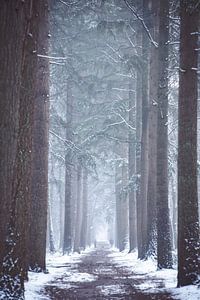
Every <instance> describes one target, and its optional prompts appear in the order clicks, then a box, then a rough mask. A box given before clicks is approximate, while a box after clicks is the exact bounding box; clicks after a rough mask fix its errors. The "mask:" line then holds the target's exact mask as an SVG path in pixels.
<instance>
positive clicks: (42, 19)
mask: <svg viewBox="0 0 200 300" xmlns="http://www.w3.org/2000/svg"><path fill="white" fill-rule="evenodd" d="M38 2H39V3H40V4H39V13H38V25H39V28H40V31H39V38H38V43H37V53H38V54H42V55H48V44H49V43H48V32H49V23H48V14H49V12H48V8H49V7H48V0H45V1H44V0H39V1H38ZM48 131H49V62H48V59H46V58H40V57H38V63H37V79H36V92H35V104H34V128H33V150H32V155H33V158H32V186H31V226H30V238H29V240H30V242H29V251H30V256H29V266H30V269H31V270H36V271H37V272H38V271H43V270H45V269H46V263H45V257H46V235H47V206H48V140H49V135H48Z"/></svg>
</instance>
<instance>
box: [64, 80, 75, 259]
mask: <svg viewBox="0 0 200 300" xmlns="http://www.w3.org/2000/svg"><path fill="white" fill-rule="evenodd" d="M71 89H72V86H71V80H70V79H69V80H68V82H67V103H66V120H67V126H66V141H67V143H68V149H67V153H66V155H65V217H64V241H63V252H64V253H70V252H71V251H72V166H71V164H72V151H71V144H70V142H71V141H72V112H73V98H72V90H71Z"/></svg>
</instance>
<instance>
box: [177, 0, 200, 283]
mask: <svg viewBox="0 0 200 300" xmlns="http://www.w3.org/2000/svg"><path fill="white" fill-rule="evenodd" d="M195 7H196V8H195ZM199 12H200V7H199V4H198V5H196V1H192V0H191V1H181V10H180V17H181V26H180V28H181V32H180V79H179V126H178V286H185V285H189V284H194V283H195V282H196V281H197V280H198V276H199V275H200V261H199V256H200V240H199V219H198V196H197V98H198V93H197V68H198V52H197V51H196V49H197V48H198V34H197V33H198V31H199V16H200V13H199Z"/></svg>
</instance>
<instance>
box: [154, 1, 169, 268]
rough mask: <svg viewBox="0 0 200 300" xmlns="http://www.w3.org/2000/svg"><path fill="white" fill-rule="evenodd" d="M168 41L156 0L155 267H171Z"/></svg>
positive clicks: (165, 13) (165, 17)
mask: <svg viewBox="0 0 200 300" xmlns="http://www.w3.org/2000/svg"><path fill="white" fill-rule="evenodd" d="M168 41H169V1H168V0H167V1H161V2H160V13H159V38H158V47H159V48H158V61H159V64H158V72H159V77H158V78H159V81H158V120H157V234H158V238H157V256H158V267H159V268H171V267H172V253H171V236H170V219H169V206H168V124H167V122H168V66H169V57H168V51H169V50H168Z"/></svg>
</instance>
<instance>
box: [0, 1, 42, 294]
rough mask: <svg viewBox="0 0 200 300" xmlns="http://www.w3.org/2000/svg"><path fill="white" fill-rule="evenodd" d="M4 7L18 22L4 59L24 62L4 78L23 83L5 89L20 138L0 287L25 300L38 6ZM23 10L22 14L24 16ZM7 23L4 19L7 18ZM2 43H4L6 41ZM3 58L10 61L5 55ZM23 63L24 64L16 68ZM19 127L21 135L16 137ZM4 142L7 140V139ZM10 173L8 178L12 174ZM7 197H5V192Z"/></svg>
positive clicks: (8, 18)
mask: <svg viewBox="0 0 200 300" xmlns="http://www.w3.org/2000/svg"><path fill="white" fill-rule="evenodd" d="M5 3H8V4H3V5H2V7H0V10H1V11H2V10H3V12H4V13H5V18H6V19H7V20H8V22H9V21H10V20H11V19H12V22H13V23H12V22H11V23H10V22H9V23H8V24H7V27H8V28H10V32H7V35H8V37H9V38H10V37H11V40H9V42H8V41H6V40H5V45H9V47H8V49H7V50H6V51H4V52H3V54H4V56H5V55H7V54H5V53H6V52H7V51H8V59H9V55H11V56H15V55H16V57H17V60H19V63H17V62H15V58H13V59H14V61H9V60H8V61H7V63H8V65H7V68H8V70H9V69H10V68H9V64H10V66H11V74H9V73H8V74H7V71H5V70H4V71H5V73H4V74H3V76H2V77H3V78H4V77H5V79H7V80H8V79H12V76H13V78H14V82H15V80H16V81H17V84H18V85H17V91H18V94H15V92H16V90H15V88H16V85H15V83H14V85H13V86H14V91H13V90H12V89H13V86H12V81H10V82H9V84H10V85H11V86H10V87H9V86H8V82H5V86H7V88H9V89H11V91H12V94H11V95H10V96H11V97H9V98H8V99H7V101H8V103H10V109H11V111H12V109H15V112H14V118H16V119H14V121H15V123H13V125H14V126H15V127H16V128H13V132H9V131H8V135H9V133H11V135H13V137H15V139H14V140H13V144H12V143H11V144H10V147H14V148H13V149H14V150H13V151H15V153H14V152H11V157H10V159H11V164H10V165H9V167H10V166H11V165H12V166H13V162H14V168H13V170H12V173H10V174H12V175H13V177H10V178H9V179H10V180H11V183H12V185H10V184H9V183H8V182H7V183H4V184H6V185H7V188H9V189H10V190H9V194H8V195H9V197H10V199H9V198H8V199H6V201H7V200H8V202H7V203H8V207H7V208H8V211H7V212H5V213H6V214H7V216H8V218H7V223H6V224H8V227H7V228H6V230H7V232H4V234H5V233H6V238H5V235H4V240H3V242H2V244H3V245H5V246H4V247H5V248H3V249H4V250H5V252H4V253H3V257H2V261H3V267H1V268H2V273H3V274H2V276H1V288H2V289H3V290H4V292H5V293H6V296H7V297H8V298H9V299H11V298H12V297H14V298H15V299H16V298H17V299H20V298H23V290H24V279H26V278H27V270H28V251H27V249H28V236H29V225H30V187H31V158H32V155H31V152H32V129H33V110H34V91H35V79H36V70H37V53H36V52H35V47H36V45H37V42H38V32H39V24H38V12H39V5H38V4H39V3H38V2H34V3H32V1H30V2H28V3H21V2H20V3H19V2H17V3H16V2H15V5H11V4H10V3H11V2H5ZM20 10H21V11H22V12H23V13H22V12H21V13H20V12H19V11H20ZM24 13H25V15H24ZM20 14H22V15H20ZM16 18H17V20H18V22H19V20H21V22H22V23H19V24H17V23H16ZM6 19H4V18H3V20H6ZM24 20H26V21H24ZM6 22H7V21H5V23H4V24H3V26H2V29H3V30H5V32H4V31H3V35H4V36H6V31H7V28H6V29H5V27H4V26H5V24H6ZM18 25H19V32H20V34H21V35H19V34H18V32H15V34H16V36H13V35H12V34H13V31H15V28H12V27H14V26H16V27H17V28H18ZM10 26H11V27H10ZM2 39H3V40H4V38H2ZM16 39H19V40H22V44H21V45H20V48H18V46H19V45H18V43H17V49H18V53H16V52H15V51H14V52H13V48H12V45H13V46H14V47H16V45H15V43H16ZM11 44H12V45H11ZM22 46H23V48H22ZM10 47H11V48H10ZM4 50H5V49H4ZM3 59H5V57H4V58H3ZM13 64H14V68H13ZM18 64H19V66H18V67H17V65H18ZM13 71H14V73H13ZM7 75H8V76H7ZM5 86H4V89H5ZM13 92H14V94H13ZM5 94H6V93H5ZM12 99H13V100H15V105H13V104H14V103H12V101H13V100H12ZM6 105H8V104H6ZM4 109H5V108H4ZM7 113H8V112H7V111H6V115H7ZM9 113H10V112H9ZM9 113H8V115H7V117H8V118H9V119H7V121H6V123H5V125H6V126H9V123H10V122H12V121H13V120H12V118H13V117H12V118H10V117H9ZM17 119H18V120H17ZM16 121H17V122H16ZM18 122H19V123H18ZM4 128H5V127H4ZM17 128H18V132H17V134H16V129H17ZM8 129H9V127H8ZM15 134H16V135H15ZM13 137H12V139H13ZM2 138H3V140H4V137H2ZM11 142H12V141H11ZM8 150H9V148H8ZM13 154H15V157H14V156H13ZM12 160H13V161H12ZM5 162H6V161H5ZM5 162H4V163H5ZM5 171H7V170H5ZM5 173H6V174H9V173H7V172H5ZM4 176H5V175H4ZM4 188H5V186H4ZM2 194H3V195H4V191H3V193H2ZM4 200H5V199H4ZM10 200H11V201H10ZM9 212H10V214H9ZM4 221H5V220H4ZM4 226H5V223H4ZM2 261H1V264H2Z"/></svg>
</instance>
